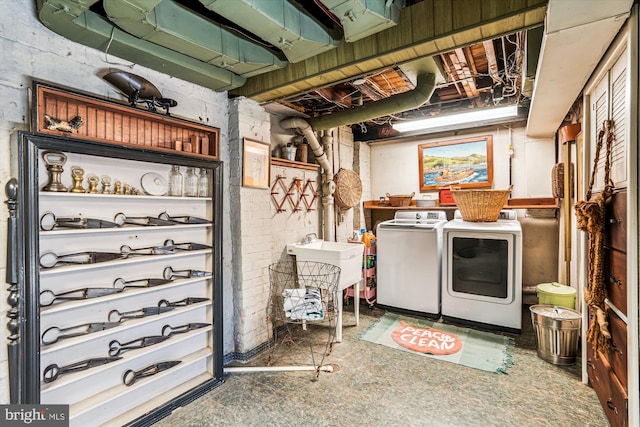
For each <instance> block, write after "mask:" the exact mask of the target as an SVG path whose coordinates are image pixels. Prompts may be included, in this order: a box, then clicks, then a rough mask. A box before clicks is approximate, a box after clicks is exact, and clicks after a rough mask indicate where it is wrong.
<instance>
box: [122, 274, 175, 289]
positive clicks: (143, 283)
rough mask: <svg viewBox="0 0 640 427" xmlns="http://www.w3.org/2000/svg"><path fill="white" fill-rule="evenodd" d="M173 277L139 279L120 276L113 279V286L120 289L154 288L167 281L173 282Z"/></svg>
mask: <svg viewBox="0 0 640 427" xmlns="http://www.w3.org/2000/svg"><path fill="white" fill-rule="evenodd" d="M171 282H172V280H171V279H156V278H151V279H138V280H124V279H123V278H121V277H118V278H117V279H116V280H114V281H113V286H115V287H116V288H117V289H119V290H121V291H122V290H124V289H126V288H152V287H154V286H160V285H165V284H167V283H171Z"/></svg>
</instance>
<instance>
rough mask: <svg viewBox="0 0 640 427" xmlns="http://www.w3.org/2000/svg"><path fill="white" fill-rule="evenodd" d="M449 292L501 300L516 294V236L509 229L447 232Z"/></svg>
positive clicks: (470, 297) (446, 249) (489, 299)
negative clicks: (501, 230)
mask: <svg viewBox="0 0 640 427" xmlns="http://www.w3.org/2000/svg"><path fill="white" fill-rule="evenodd" d="M446 235H447V237H446V243H445V252H444V254H443V256H446V257H447V262H446V263H445V264H446V265H447V274H446V277H447V292H448V293H449V294H450V295H452V296H454V297H456V298H468V299H474V300H480V301H487V302H493V303H499V304H511V302H513V298H514V293H515V292H514V287H515V280H514V250H515V237H514V235H513V234H508V233H486V232H480V233H479V232H473V233H470V232H464V231H451V232H448V233H446Z"/></svg>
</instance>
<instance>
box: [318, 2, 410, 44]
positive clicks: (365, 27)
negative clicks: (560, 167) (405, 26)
mask: <svg viewBox="0 0 640 427" xmlns="http://www.w3.org/2000/svg"><path fill="white" fill-rule="evenodd" d="M322 3H323V4H324V5H325V6H326V7H327V8H329V10H330V11H331V13H333V14H334V15H335V16H336V17H338V19H339V20H340V23H341V24H342V28H343V29H344V39H345V41H347V42H355V41H357V40H360V39H363V38H365V37H367V36H370V35H372V34H375V33H378V32H380V31H383V30H386V29H387V28H390V27H393V26H394V25H396V24H397V23H398V21H399V20H400V7H399V6H398V2H395V3H394V2H392V1H388V0H322Z"/></svg>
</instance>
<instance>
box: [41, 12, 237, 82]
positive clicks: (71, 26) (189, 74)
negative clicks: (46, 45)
mask: <svg viewBox="0 0 640 427" xmlns="http://www.w3.org/2000/svg"><path fill="white" fill-rule="evenodd" d="M95 3H98V0H85V1H81V2H80V1H77V0H38V1H37V7H38V18H39V19H40V21H41V22H42V23H43V24H44V25H45V26H46V27H47V28H49V29H50V30H51V31H54V32H56V33H58V34H60V35H61V36H63V37H66V38H68V39H69V40H73V41H75V42H77V43H80V44H82V45H84V46H89V47H92V48H95V49H99V50H101V51H104V52H105V53H109V54H111V55H115V56H118V57H120V58H123V59H126V60H128V61H132V62H134V63H136V64H138V65H142V66H144V67H148V68H151V69H153V70H156V71H160V72H162V73H165V74H168V75H170V76H174V77H178V78H180V79H183V80H186V81H189V82H191V83H195V84H197V85H200V86H203V87H206V88H210V89H213V90H217V91H223V90H230V89H234V88H237V87H240V86H242V85H244V84H245V82H246V79H245V78H244V77H241V76H239V75H237V74H234V73H232V72H230V71H228V70H223V69H222V68H219V67H216V66H214V65H211V64H207V63H204V62H202V61H199V60H196V59H194V58H192V57H190V56H187V55H185V54H182V53H179V52H176V51H173V50H171V49H167V48H165V47H162V46H159V45H156V44H154V43H151V42H148V41H146V40H141V39H139V38H136V37H134V36H132V35H130V34H128V33H126V32H124V31H122V30H120V29H119V28H116V27H115V26H113V25H112V24H111V23H110V22H108V21H107V20H106V19H104V18H103V17H102V16H100V15H98V14H97V13H95V12H93V11H92V10H91V9H90V7H91V6H93V5H94V4H95Z"/></svg>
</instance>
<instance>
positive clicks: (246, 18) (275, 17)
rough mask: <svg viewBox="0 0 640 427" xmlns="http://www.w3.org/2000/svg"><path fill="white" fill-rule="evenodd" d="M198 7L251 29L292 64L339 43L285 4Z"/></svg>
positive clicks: (219, 1) (228, 0) (240, 0)
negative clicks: (278, 50) (280, 51)
mask: <svg viewBox="0 0 640 427" xmlns="http://www.w3.org/2000/svg"><path fill="white" fill-rule="evenodd" d="M200 3H202V4H203V5H204V6H205V7H206V8H207V9H209V10H211V11H213V12H215V13H217V14H219V15H221V16H224V17H225V18H226V19H228V20H230V21H232V22H234V23H235V24H237V25H239V26H241V27H243V28H248V29H251V32H252V33H253V34H255V35H257V36H259V37H261V38H262V39H263V40H265V41H267V42H269V43H271V44H272V45H274V46H276V47H278V48H279V49H281V50H282V52H283V53H284V54H285V56H286V57H287V59H288V60H289V61H290V62H292V63H296V62H300V61H302V60H305V59H307V58H311V57H313V56H315V55H319V54H321V53H323V52H326V51H328V50H331V49H334V48H335V47H336V46H338V45H339V44H340V42H341V39H342V34H339V37H337V38H336V36H332V35H331V34H329V33H328V32H327V31H326V30H325V29H324V28H323V27H322V26H321V25H320V24H319V23H318V22H317V21H316V20H315V19H313V18H312V17H311V16H309V15H307V14H305V13H304V12H302V11H301V10H299V9H298V8H296V7H295V6H294V5H293V4H291V3H289V2H288V1H287V0H269V1H266V2H265V1H259V0H200Z"/></svg>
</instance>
